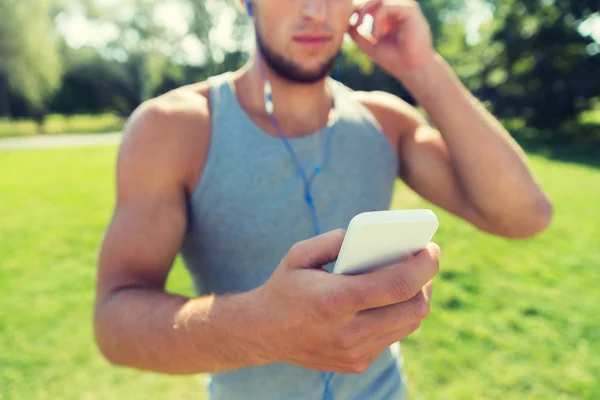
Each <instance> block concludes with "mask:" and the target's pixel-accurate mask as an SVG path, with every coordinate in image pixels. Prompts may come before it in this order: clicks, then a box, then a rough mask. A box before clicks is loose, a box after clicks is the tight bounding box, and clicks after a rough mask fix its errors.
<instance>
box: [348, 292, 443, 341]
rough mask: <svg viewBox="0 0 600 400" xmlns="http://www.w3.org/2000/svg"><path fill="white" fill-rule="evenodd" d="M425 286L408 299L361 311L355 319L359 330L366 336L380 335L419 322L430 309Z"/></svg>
mask: <svg viewBox="0 0 600 400" xmlns="http://www.w3.org/2000/svg"><path fill="white" fill-rule="evenodd" d="M430 282H431V281H430ZM428 285H429V284H428ZM429 286H430V285H429ZM426 287H427V286H426ZM426 287H425V288H423V289H421V290H420V291H419V292H418V293H417V294H416V295H415V296H414V297H413V298H412V299H410V300H408V301H405V302H402V303H396V304H391V305H389V306H385V307H379V308H373V309H370V310H363V311H361V312H360V313H358V316H357V319H356V323H358V324H359V325H360V326H361V328H360V331H361V332H365V334H366V335H368V336H373V335H382V334H385V333H390V332H396V331H398V330H400V329H403V328H404V327H406V326H409V325H414V324H417V323H419V322H420V321H421V320H422V319H423V318H425V317H426V316H427V315H428V314H429V309H430V302H429V296H428V295H427V289H426Z"/></svg>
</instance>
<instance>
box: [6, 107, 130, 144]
mask: <svg viewBox="0 0 600 400" xmlns="http://www.w3.org/2000/svg"><path fill="white" fill-rule="evenodd" d="M124 122H125V120H124V119H123V118H121V117H119V116H117V115H114V114H110V113H107V114H98V115H73V116H69V117H68V116H64V115H59V114H52V115H48V116H47V117H46V120H45V121H44V132H43V133H41V132H39V128H38V126H37V124H36V123H35V121H33V120H31V119H23V120H8V119H7V118H0V138H3V137H18V136H35V135H39V134H44V135H57V134H65V133H102V132H118V131H120V130H121V129H122V128H123V124H124Z"/></svg>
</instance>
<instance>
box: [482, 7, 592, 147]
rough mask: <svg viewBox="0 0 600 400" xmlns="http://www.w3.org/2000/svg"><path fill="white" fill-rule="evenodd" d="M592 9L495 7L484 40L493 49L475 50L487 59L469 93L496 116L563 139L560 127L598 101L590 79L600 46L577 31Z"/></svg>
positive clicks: (484, 44) (563, 133) (483, 44)
mask: <svg viewBox="0 0 600 400" xmlns="http://www.w3.org/2000/svg"><path fill="white" fill-rule="evenodd" d="M597 9H598V3H597V1H579V0H578V1H566V0H565V1H556V2H554V1H537V0H536V1H534V0H529V1H516V0H515V1H503V2H499V4H498V7H497V9H496V12H495V19H494V21H493V22H492V26H493V27H492V28H491V36H490V38H489V41H490V42H489V43H492V44H493V45H494V47H492V48H489V47H488V46H489V43H488V42H487V41H486V42H484V43H482V44H481V45H480V46H479V48H478V49H479V50H482V51H486V53H485V54H486V59H487V60H486V64H485V67H484V69H483V70H482V71H481V72H480V76H481V79H480V81H479V82H475V85H474V86H476V87H473V89H476V90H477V91H478V94H479V95H480V96H481V97H484V98H487V99H490V100H491V102H492V104H493V110H494V112H495V114H496V115H497V116H499V117H502V118H515V117H521V118H523V119H524V120H525V122H526V123H527V125H529V126H530V127H535V128H538V129H540V130H545V131H546V132H547V134H548V135H552V136H562V135H565V134H568V133H569V132H566V131H565V130H563V126H564V124H565V123H568V122H570V121H573V120H575V119H576V118H577V116H578V115H579V114H580V113H581V112H582V111H584V110H589V109H590V108H591V103H590V102H591V101H592V100H593V99H594V98H595V97H597V96H600V80H598V79H594V77H596V76H600V45H599V44H598V43H596V42H594V40H593V38H592V37H591V36H584V35H582V34H581V33H580V32H579V31H578V29H577V28H578V26H579V24H580V23H581V22H582V21H585V20H586V19H587V18H589V17H590V16H591V15H592V12H594V11H596V10H597ZM484 47H488V48H487V49H485V50H484V49H483V48H484ZM594 49H598V51H597V52H595V51H594ZM479 85H481V86H479Z"/></svg>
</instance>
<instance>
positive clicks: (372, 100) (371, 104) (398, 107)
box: [351, 90, 422, 120]
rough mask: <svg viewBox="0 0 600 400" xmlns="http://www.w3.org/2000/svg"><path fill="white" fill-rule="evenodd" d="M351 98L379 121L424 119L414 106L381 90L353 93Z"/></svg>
mask: <svg viewBox="0 0 600 400" xmlns="http://www.w3.org/2000/svg"><path fill="white" fill-rule="evenodd" d="M351 96H352V98H353V99H355V100H356V101H358V102H360V103H361V104H362V105H363V106H365V107H366V108H367V109H368V110H369V111H371V112H372V113H373V114H374V115H375V117H376V118H377V119H378V120H379V119H380V118H386V119H387V118H394V119H397V118H406V119H414V118H418V119H419V118H422V116H421V114H420V113H419V111H418V110H417V109H416V108H415V107H414V106H412V105H411V104H410V103H408V102H407V101H405V100H404V99H402V98H401V97H398V96H396V95H395V94H392V93H388V92H385V91H381V90H373V91H352V92H351Z"/></svg>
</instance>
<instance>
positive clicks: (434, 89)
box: [393, 53, 454, 105]
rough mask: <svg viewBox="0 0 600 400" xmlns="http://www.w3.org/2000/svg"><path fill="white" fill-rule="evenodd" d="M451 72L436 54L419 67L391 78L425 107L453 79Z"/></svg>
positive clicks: (395, 74) (397, 73) (403, 71)
mask: <svg viewBox="0 0 600 400" xmlns="http://www.w3.org/2000/svg"><path fill="white" fill-rule="evenodd" d="M453 74H454V73H453V71H452V70H451V68H450V66H449V65H448V64H447V63H446V61H445V60H444V59H443V57H442V56H440V55H439V54H438V53H434V55H433V56H432V57H431V58H429V59H428V60H427V61H426V62H424V63H423V64H422V65H420V66H419V67H415V68H410V69H402V70H398V71H396V72H395V73H394V74H393V76H394V78H396V79H397V80H398V81H399V82H400V83H402V85H403V86H404V87H405V88H406V89H407V90H408V91H409V92H410V94H411V95H412V96H413V97H414V98H415V100H417V102H419V103H421V104H423V105H425V104H427V103H429V102H430V101H431V100H432V99H435V98H436V97H437V98H439V95H440V90H442V88H443V87H444V86H447V84H448V83H449V82H451V81H452V79H453Z"/></svg>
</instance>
